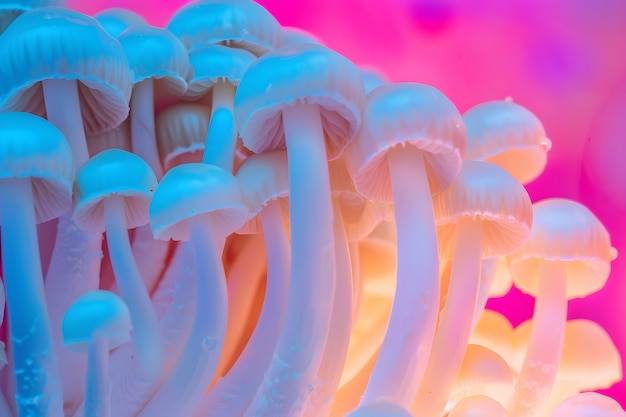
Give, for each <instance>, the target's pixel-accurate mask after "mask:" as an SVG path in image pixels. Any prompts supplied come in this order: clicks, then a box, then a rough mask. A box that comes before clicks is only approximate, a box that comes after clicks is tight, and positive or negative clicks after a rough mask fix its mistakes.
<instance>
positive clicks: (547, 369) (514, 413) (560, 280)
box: [507, 260, 567, 417]
mask: <svg viewBox="0 0 626 417" xmlns="http://www.w3.org/2000/svg"><path fill="white" fill-rule="evenodd" d="M541 262H542V263H541V268H540V270H539V271H540V272H539V273H540V276H539V290H538V292H537V297H536V299H535V311H534V313H533V317H534V318H533V325H532V329H531V332H530V341H529V344H528V350H527V351H526V357H525V358H524V363H523V365H522V369H521V371H520V373H519V376H518V378H517V381H516V382H515V387H514V391H513V395H512V397H511V399H510V400H509V403H508V407H507V411H509V414H511V417H527V416H528V417H530V416H539V415H542V410H543V408H544V406H545V405H546V403H547V401H548V400H549V398H550V392H551V391H552V387H553V385H554V381H555V379H556V374H557V371H558V369H559V362H560V360H561V352H562V350H563V339H564V335H565V322H566V320H567V271H566V269H565V268H566V266H565V264H564V263H563V262H560V261H548V260H542V261H541Z"/></svg>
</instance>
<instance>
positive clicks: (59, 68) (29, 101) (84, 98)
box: [0, 7, 132, 134]
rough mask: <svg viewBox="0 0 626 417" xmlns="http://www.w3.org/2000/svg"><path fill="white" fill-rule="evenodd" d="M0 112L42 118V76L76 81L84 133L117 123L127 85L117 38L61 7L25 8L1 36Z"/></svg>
mask: <svg viewBox="0 0 626 417" xmlns="http://www.w3.org/2000/svg"><path fill="white" fill-rule="evenodd" d="M0 51H3V54H4V56H5V57H7V59H1V60H0V111H3V112H6V111H24V112H28V113H33V114H36V115H39V116H42V117H45V114H46V110H45V105H44V98H43V90H42V86H41V81H43V80H46V79H69V80H78V81H80V82H79V83H78V95H79V100H80V107H81V113H82V118H83V125H84V128H85V133H86V134H92V133H97V132H101V131H103V130H108V129H111V128H113V127H116V126H118V125H119V124H120V123H122V121H123V120H124V119H126V116H127V115H128V102H129V100H130V92H131V88H132V82H131V75H130V69H129V66H128V59H127V58H126V54H125V53H124V49H123V48H122V46H121V45H120V43H119V42H118V41H117V40H116V39H115V38H113V37H112V36H111V35H109V34H108V33H107V32H105V30H104V29H103V28H102V26H100V24H99V23H98V22H97V21H96V20H95V19H94V18H92V17H89V16H87V15H84V14H82V13H79V12H75V11H73V10H69V9H64V8H60V7H45V8H41V9H35V10H32V11H30V12H27V13H24V14H23V15H21V16H20V17H19V18H17V19H16V20H15V21H14V22H13V24H11V26H9V28H8V29H7V30H6V32H4V33H3V34H2V36H1V37H0Z"/></svg>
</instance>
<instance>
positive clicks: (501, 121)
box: [463, 100, 552, 184]
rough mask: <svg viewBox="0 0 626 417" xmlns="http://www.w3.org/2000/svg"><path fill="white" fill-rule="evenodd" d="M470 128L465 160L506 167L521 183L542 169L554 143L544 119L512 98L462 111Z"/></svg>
mask: <svg viewBox="0 0 626 417" xmlns="http://www.w3.org/2000/svg"><path fill="white" fill-rule="evenodd" d="M463 121H464V122H465V128H466V129H467V153H466V154H465V158H466V159H472V160H477V161H487V162H491V163H494V164H496V165H499V166H501V167H502V168H504V169H506V170H507V171H508V172H509V173H511V175H513V176H514V177H515V178H516V179H517V180H518V181H519V182H521V183H522V184H527V183H529V182H531V181H532V180H534V179H535V178H537V177H538V176H539V175H541V173H542V172H543V170H544V168H545V166H546V163H547V160H548V158H547V152H548V151H549V150H550V147H551V146H552V142H551V141H550V139H548V138H547V137H546V132H545V130H544V128H543V125H542V124H541V121H540V120H539V119H538V118H537V116H535V115H534V114H533V113H531V112H530V111H529V110H528V109H526V108H525V107H522V106H520V105H519V104H516V103H513V101H511V100H501V101H489V102H487V103H482V104H479V105H477V106H474V107H472V108H471V109H469V110H468V111H466V112H465V113H464V114H463Z"/></svg>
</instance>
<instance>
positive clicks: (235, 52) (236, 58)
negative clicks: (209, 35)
mask: <svg viewBox="0 0 626 417" xmlns="http://www.w3.org/2000/svg"><path fill="white" fill-rule="evenodd" d="M256 59H257V58H256V56H255V55H253V54H252V53H250V52H248V51H245V50H243V49H233V48H228V47H226V46H222V45H205V46H202V47H201V48H198V49H196V50H195V51H194V52H193V53H192V54H191V55H189V60H190V61H191V65H192V66H193V77H192V78H191V80H190V82H189V91H188V92H187V98H189V99H191V100H194V99H199V98H200V97H202V96H203V95H205V94H207V93H208V92H209V91H210V90H211V88H212V87H213V86H214V85H215V84H217V83H218V82H220V81H221V82H228V83H231V84H233V85H238V84H239V81H241V78H242V77H243V74H244V73H245V72H246V70H247V69H248V67H249V66H250V65H251V64H252V63H253V62H254V61H255V60H256Z"/></svg>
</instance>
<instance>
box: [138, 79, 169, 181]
mask: <svg viewBox="0 0 626 417" xmlns="http://www.w3.org/2000/svg"><path fill="white" fill-rule="evenodd" d="M155 129H156V128H155V125H154V81H153V80H152V78H147V79H145V80H143V81H140V82H138V83H137V84H135V85H134V86H133V95H132V96H131V98H130V132H131V134H130V137H131V146H132V150H133V153H135V154H136V155H138V156H140V157H141V159H143V160H144V161H146V162H147V163H148V165H150V168H152V171H154V175H155V176H156V177H157V180H160V179H161V177H163V167H162V166H161V158H160V157H159V150H158V149H157V142H156V133H155Z"/></svg>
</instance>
